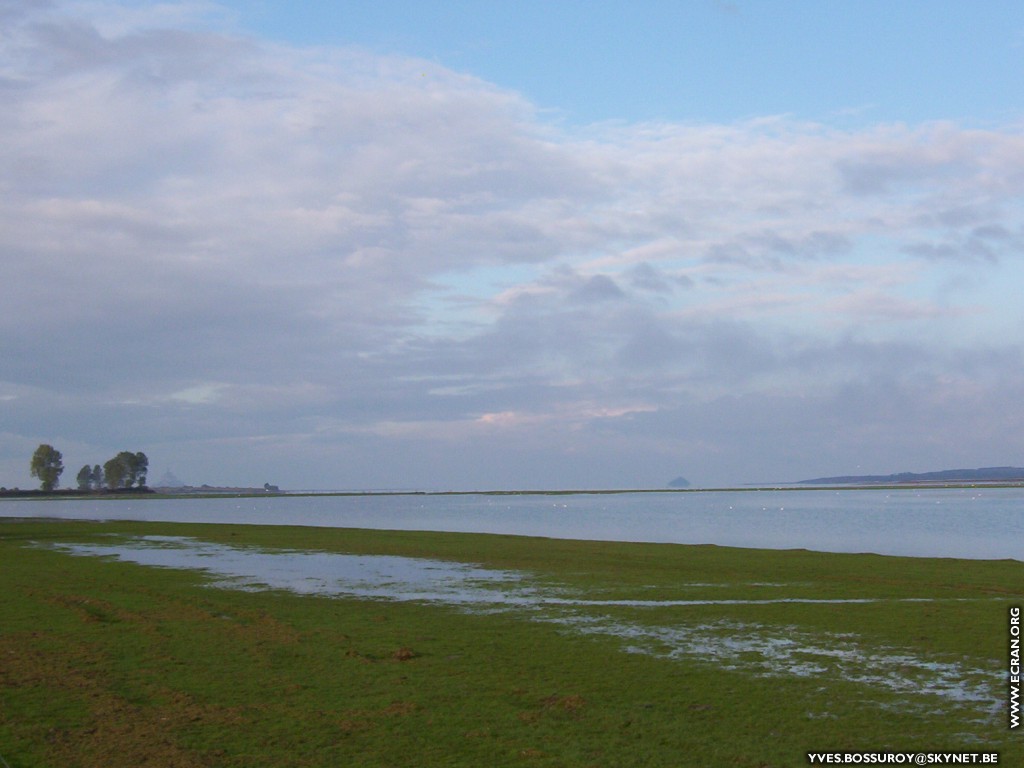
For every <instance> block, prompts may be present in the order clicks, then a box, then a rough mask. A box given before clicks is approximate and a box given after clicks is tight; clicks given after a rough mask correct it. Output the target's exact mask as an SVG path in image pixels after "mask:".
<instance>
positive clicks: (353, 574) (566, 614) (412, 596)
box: [49, 536, 1001, 716]
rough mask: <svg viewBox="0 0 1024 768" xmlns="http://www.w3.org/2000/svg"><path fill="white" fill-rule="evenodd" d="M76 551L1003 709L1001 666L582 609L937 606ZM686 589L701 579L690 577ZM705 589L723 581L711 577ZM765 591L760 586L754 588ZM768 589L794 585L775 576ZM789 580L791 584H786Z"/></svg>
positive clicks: (173, 544)
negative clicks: (603, 594) (512, 620)
mask: <svg viewBox="0 0 1024 768" xmlns="http://www.w3.org/2000/svg"><path fill="white" fill-rule="evenodd" d="M49 546H52V547H54V548H57V549H59V550H61V551H64V552H68V553H70V554H74V555H86V556H98V557H112V558H116V559H119V560H124V561H129V562H133V563H138V564H140V565H148V566H157V567H167V568H183V569H195V570H201V571H204V572H206V573H208V574H210V575H211V576H213V577H214V578H215V579H216V580H215V581H213V582H212V583H211V586H213V587H220V588H228V589H245V590H263V589H284V590H289V591H292V592H296V593H299V594H315V595H323V596H331V597H356V598H369V599H380V600H397V601H420V602H441V603H446V604H450V605H455V606H459V607H462V608H464V609H466V610H487V611H489V612H491V611H505V610H520V611H522V610H524V609H527V610H529V611H530V614H529V615H530V617H531V618H532V619H534V620H538V621H545V622H554V623H557V624H560V625H562V626H564V627H566V628H567V630H568V631H571V632H573V633H577V634H583V635H610V636H614V637H618V638H620V639H621V640H623V642H624V646H623V650H624V651H627V652H631V653H644V654H650V655H654V656H659V657H663V658H669V659H676V658H690V659H699V660H702V661H706V662H709V663H713V664H716V665H718V666H719V667H721V668H723V669H729V670H737V671H743V672H746V673H753V674H759V675H794V676H799V677H822V678H831V679H842V680H847V681H852V682H858V683H863V684H866V685H870V686H875V687H882V688H885V689H887V690H889V691H891V692H894V693H897V694H928V695H934V696H938V697H941V698H943V699H945V700H947V701H950V702H956V703H961V704H973V705H975V706H979V705H980V706H979V709H980V710H981V712H982V714H983V715H987V716H991V715H992V713H993V712H995V711H998V707H999V701H1000V699H999V696H998V695H997V693H996V691H997V689H998V685H999V683H1000V680H1001V678H1000V675H999V673H998V672H995V671H991V670H980V669H975V668H969V667H967V666H965V665H963V664H959V663H956V662H950V661H929V660H926V659H922V658H919V657H917V656H913V655H910V654H907V653H905V652H902V651H900V650H898V649H891V648H873V649H868V648H865V647H864V646H863V645H862V644H859V643H858V638H857V637H856V636H855V635H850V634H843V635H840V634H825V633H820V634H812V633H809V632H804V631H802V630H800V629H799V628H797V627H789V626H766V625H761V624H753V623H742V622H736V621H727V620H723V621H718V622H713V623H701V624H682V625H673V626H657V625H650V624H645V623H640V622H637V623H630V622H626V621H623V620H621V619H617V618H612V617H609V616H602V615H596V614H593V613H588V612H586V609H588V608H602V607H612V606H615V607H626V608H641V609H642V608H648V607H656V608H664V607H676V606H714V605H720V606H733V605H765V604H775V603H822V604H826V603H829V604H837V603H876V602H938V601H936V600H933V599H931V598H904V599H887V600H882V599H876V598H852V599H849V598H848V599H815V598H766V599H693V600H588V599H586V598H585V597H582V596H580V595H579V594H578V593H573V592H572V591H571V590H570V589H569V588H568V587H555V586H548V585H545V586H543V587H541V586H537V585H535V584H532V583H531V582H530V576H531V575H530V574H528V573H526V572H522V571H510V570H497V569H490V568H483V567H481V566H479V565H471V564H467V563H459V562H450V561H443V560H431V559H425V558H410V557H399V556H393V555H351V554H341V553H332V552H314V551H303V550H267V549H259V548H255V547H253V548H241V547H232V546H228V545H223V544H215V543H212V542H204V541H199V540H197V539H191V538H186V537H176V536H144V537H139V538H135V539H129V540H127V541H125V540H119V543H116V544H115V543H111V544H55V545H49ZM686 586H695V585H692V584H689V585H686ZM701 586H708V587H712V586H722V585H720V584H707V585H701ZM749 586H764V585H753V584H752V585H749ZM770 586H773V587H782V586H787V585H782V584H775V583H772V584H771V585H770ZM788 586H793V585H788Z"/></svg>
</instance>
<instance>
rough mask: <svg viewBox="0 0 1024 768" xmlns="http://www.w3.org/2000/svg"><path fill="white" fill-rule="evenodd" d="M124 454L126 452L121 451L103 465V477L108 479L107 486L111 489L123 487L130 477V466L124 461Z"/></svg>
mask: <svg viewBox="0 0 1024 768" xmlns="http://www.w3.org/2000/svg"><path fill="white" fill-rule="evenodd" d="M124 455H125V454H124V452H121V453H119V454H117V456H115V457H114V458H112V459H111V460H110V461H108V462H107V463H106V464H104V465H103V478H104V480H106V483H107V488H110V489H111V490H114V489H115V488H120V487H122V486H123V485H124V483H125V480H126V479H127V477H128V467H127V465H126V464H125V463H124V458H123V456H124Z"/></svg>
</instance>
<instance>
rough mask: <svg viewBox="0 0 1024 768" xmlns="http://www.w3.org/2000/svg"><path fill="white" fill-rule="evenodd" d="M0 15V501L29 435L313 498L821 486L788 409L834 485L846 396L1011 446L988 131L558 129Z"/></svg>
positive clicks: (436, 71)
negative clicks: (667, 485) (488, 487)
mask: <svg viewBox="0 0 1024 768" xmlns="http://www.w3.org/2000/svg"><path fill="white" fill-rule="evenodd" d="M12 7H13V6H12ZM0 12H2V13H5V14H7V18H6V19H5V32H4V33H3V37H2V38H0V99H2V101H3V103H4V105H5V108H4V109H3V110H2V111H0V137H2V139H3V140H2V141H0V169H2V173H0V258H2V260H3V267H4V279H3V281H2V282H0V307H2V310H0V345H2V349H0V355H2V358H0V359H2V363H0V397H3V398H4V399H3V401H2V403H3V406H4V408H5V411H6V417H5V422H6V423H5V424H4V425H0V431H4V432H6V433H7V434H8V435H9V436H10V440H9V441H8V444H9V445H10V446H12V447H11V448H10V450H9V452H8V455H5V456H3V457H0V462H2V463H0V468H6V470H5V471H6V473H7V474H8V475H11V474H12V473H23V472H24V468H21V467H20V464H21V463H24V461H23V457H22V456H21V455H20V453H18V452H19V451H21V450H23V446H24V445H26V444H31V443H33V441H34V442H39V441H42V440H43V439H46V440H47V441H55V440H58V439H59V438H64V439H66V440H68V441H69V442H71V443H72V444H75V445H81V446H96V449H97V450H106V451H108V452H109V449H110V448H113V449H116V450H120V449H122V448H123V447H125V446H126V445H128V444H129V443H130V444H131V445H128V447H132V446H136V447H146V446H151V445H155V446H157V448H156V449H152V451H153V452H154V453H156V454H158V455H159V453H160V452H161V451H162V452H164V454H165V456H164V458H163V462H164V463H165V464H170V465H174V466H176V467H178V469H177V470H176V471H179V474H182V471H181V468H183V467H184V468H191V467H193V464H192V463H190V462H192V459H191V458H189V457H203V456H205V455H207V454H208V455H211V456H213V455H216V449H217V447H218V446H220V445H222V444H231V445H235V446H245V450H246V451H247V452H248V454H247V455H248V456H249V458H248V459H243V458H239V459H238V464H237V465H235V466H230V467H228V466H225V468H224V471H225V472H226V473H234V474H235V475H243V474H244V473H245V471H246V468H247V467H251V466H256V467H258V468H259V471H263V470H265V469H266V468H268V467H279V466H281V462H282V461H284V459H283V458H282V456H284V455H286V454H287V455H300V456H305V457H308V462H310V463H312V462H314V461H316V462H318V463H317V464H316V467H317V469H316V470H311V471H310V472H309V475H310V476H313V475H315V476H321V477H323V476H326V475H330V474H331V473H332V472H333V473H336V474H334V475H331V477H330V479H329V480H327V481H326V482H327V484H329V485H352V484H355V485H359V484H371V485H372V484H380V483H386V482H388V481H393V482H401V481H403V480H405V479H407V482H409V483H412V484H430V482H429V480H430V478H431V477H435V478H437V479H438V481H439V482H441V483H442V484H451V485H463V486H464V485H476V484H478V483H479V484H488V483H492V482H493V483H498V484H503V483H508V484H513V485H531V484H533V483H531V481H530V478H532V477H539V476H541V475H543V477H544V478H545V480H544V482H547V483H551V484H560V481H559V480H558V476H557V475H558V471H563V472H564V477H565V480H564V482H565V483H567V484H574V483H575V484H580V483H583V484H589V485H603V484H606V483H605V480H603V479H602V478H611V480H610V481H614V480H618V481H619V482H626V483H627V484H632V483H633V482H636V483H638V484H648V483H650V482H652V481H657V480H658V478H660V477H661V474H662V473H664V472H668V473H670V474H674V473H675V472H676V471H677V470H675V469H673V468H672V467H673V465H674V463H676V462H680V463H688V464H690V465H693V466H698V467H699V468H700V471H701V472H703V473H704V477H706V478H708V481H709V482H713V481H727V480H743V479H747V478H748V477H750V476H752V475H758V474H760V473H765V472H776V473H778V472H783V473H785V474H787V475H790V476H793V475H799V474H801V473H805V474H814V473H818V472H819V471H820V472H821V473H826V472H828V471H831V469H832V466H833V465H832V464H830V465H829V466H821V467H820V469H819V464H820V463H821V455H822V454H821V451H820V449H819V447H818V446H817V445H816V443H818V442H819V441H820V440H822V439H825V437H826V436H825V435H822V434H820V432H819V430H818V429H817V428H815V429H809V428H808V427H807V425H806V424H802V423H801V421H802V420H801V414H803V413H814V414H816V416H815V418H819V419H821V418H825V415H826V414H827V418H825V422H826V423H828V424H831V425H833V428H832V429H830V430H829V431H828V439H829V440H833V441H836V442H837V447H836V448H835V449H834V450H833V451H832V453H834V462H835V464H839V463H841V462H842V461H844V460H850V458H852V457H853V456H854V455H855V454H856V452H857V451H862V450H864V449H865V441H864V440H863V439H862V438H861V437H858V435H859V434H861V432H858V430H861V431H863V429H865V426H864V425H865V420H867V423H868V424H870V423H873V422H872V416H871V409H870V408H867V407H865V406H864V405H863V403H862V402H861V401H859V400H858V397H857V396H854V395H853V394H851V393H853V392H862V393H875V395H876V396H877V397H880V398H882V397H884V398H888V399H889V401H890V402H892V401H894V399H895V401H899V402H903V401H906V402H908V403H918V404H920V403H926V404H927V406H928V407H924V406H922V407H919V408H910V409H909V412H907V413H905V414H903V416H902V417H901V416H900V415H899V414H888V411H886V410H884V409H882V410H880V411H879V416H878V419H879V420H880V422H879V424H880V426H879V428H880V429H882V426H884V425H890V427H891V429H892V431H893V435H899V434H922V433H927V432H928V431H929V430H931V429H933V428H934V429H935V434H940V433H944V432H943V430H940V429H938V426H939V424H948V423H950V422H951V421H952V422H953V423H956V424H959V425H961V427H962V430H961V431H964V432H966V433H968V434H971V433H976V434H978V435H979V436H980V435H982V434H983V435H985V436H986V437H985V439H986V440H988V441H989V442H987V443H985V445H987V446H998V449H993V448H991V447H990V448H989V449H988V451H989V455H991V454H993V453H995V452H998V451H1002V452H1003V455H1005V454H1006V453H1008V452H1011V451H1014V450H1019V449H1020V447H1021V445H1020V438H1019V437H1017V435H1019V434H1020V431H1019V430H1018V431H1017V433H1016V434H1013V433H1012V432H1011V430H1010V429H1009V428H1007V427H1006V425H1005V421H1004V422H1003V424H1002V425H1001V424H1000V422H999V417H997V416H996V415H995V414H996V413H997V412H998V411H999V409H1000V408H1010V407H1011V404H1012V398H1013V397H1015V396H1016V395H1017V394H1018V390H1019V389H1020V382H1021V369H1020V361H1019V358H1018V356H1017V354H1016V353H1015V351H1014V350H1015V349H1016V348H1017V346H1018V344H1019V341H1020V339H1019V333H1020V326H1019V322H1018V321H1019V317H1017V318H1014V317H1013V316H1012V315H1007V314H1006V308H1003V307H988V306H985V297H986V293H985V286H986V285H988V284H990V283H992V282H993V281H994V282H999V281H1000V280H1005V279H1012V277H1013V276H1014V275H1020V274H1021V272H1020V267H1019V265H1018V263H1017V262H1018V260H1019V255H1020V245H1021V241H1022V239H1024V222H1022V216H1021V193H1022V191H1024V137H1022V134H1021V132H1020V130H1019V127H1011V128H999V129H988V130H982V129H966V128H962V127H959V126H956V125H953V124H936V125H926V126H899V125H896V126H883V127H877V128H872V129H865V130H861V131H836V130H832V129H829V128H827V127H824V126H820V125H804V124H799V123H795V122H793V121H789V120H786V119H783V118H771V119H764V120H759V121H751V122H746V123H742V124H736V125H675V124H665V125H619V124H616V125H603V126H602V125H599V126H592V127H591V128H589V129H587V130H579V129H572V130H570V129H568V128H563V127H560V126H558V125H554V124H550V123H546V122H544V120H543V119H542V117H541V116H539V115H538V114H536V113H535V112H534V110H533V109H532V107H531V105H530V104H528V103H526V102H524V101H523V100H522V99H521V98H519V97H518V96H516V95H515V94H510V93H507V92H504V91H501V90H500V89H497V88H495V87H493V86H491V85H489V84H487V83H485V82H482V81H479V80H476V79H473V78H472V77H469V76H466V75H460V74H456V73H453V72H451V71H448V70H445V69H444V68H442V67H440V66H438V65H436V64H433V63H430V62H425V61H421V60H414V59H402V58H398V57H391V58H386V57H379V56H373V55H370V54H367V53H364V52H360V51H355V50H294V49H289V48H285V47H280V46H269V45H265V44H261V43H259V42H257V41H254V40H248V39H242V38H238V37H232V36H230V35H227V34H223V33H219V32H216V31H210V30H209V29H205V30H204V29H202V26H203V25H202V24H199V23H191V24H184V23H182V24H180V25H178V26H177V27H175V28H162V29H157V28H150V27H147V26H146V24H145V23H144V19H143V21H140V19H142V18H143V15H144V14H142V13H141V12H139V13H138V14H137V15H136V16H134V17H133V19H134V21H133V22H132V24H128V25H127V26H124V27H123V28H116V27H115V26H114V25H111V24H107V25H105V26H103V25H97V24H96V23H94V21H92V20H90V19H86V18H82V17H74V16H72V15H69V14H68V13H65V12H63V11H60V10H57V9H54V8H48V6H47V5H45V4H38V5H33V6H25V5H23V13H21V14H20V15H19V14H14V15H13V16H12V15H11V9H10V8H8V7H7V6H0ZM154 13H155V11H154ZM114 16H116V14H114ZM967 275H970V276H971V279H970V280H967V279H965V276H967ZM951 285H952V286H954V287H952V288H951V287H949V286H951ZM976 317H980V318H982V321H983V322H982V321H978V324H977V326H974V325H971V323H970V319H971V318H976ZM991 329H995V330H997V331H998V332H999V333H998V335H997V336H996V337H995V338H994V339H992V340H991V342H990V340H989V338H988V337H986V336H985V333H984V332H985V331H990V330H991ZM979 338H982V339H983V344H984V347H985V349H989V350H990V353H991V355H992V356H993V359H996V360H998V361H999V363H998V366H996V370H997V371H998V373H999V375H995V374H990V373H986V374H984V375H982V374H981V373H980V372H979V370H978V367H977V362H976V358H975V357H972V354H976V351H975V353H972V352H971V350H972V348H974V347H976V346H977V344H978V341H979ZM908 365H909V366H910V368H908V367H907V366H908ZM901 370H902V371H903V373H899V371H901ZM986 370H987V369H986ZM908 371H913V373H914V375H913V376H910V375H909V374H908V373H907V372H908ZM970 381H975V382H979V383H977V385H976V386H973V387H968V386H964V385H963V383H964V382H970ZM950 382H959V384H957V385H953V384H950ZM806 403H813V407H810V408H809V409H805V404H806ZM982 404H984V406H985V407H980V406H981V405H982ZM763 409H767V411H764V410H763ZM738 412H740V413H744V414H745V415H746V421H743V420H739V421H737V420H736V419H735V418H733V416H732V415H733V414H735V413H738ZM969 412H973V413H974V414H975V416H974V417H973V420H972V419H971V418H968V416H967V415H965V414H967V413H969ZM882 413H886V414H888V415H885V416H884V417H883V416H882V415H881V414H882ZM901 419H902V421H901ZM883 422H884V424H883ZM744 424H746V427H744ZM658 425H662V427H663V428H658ZM666 425H667V428H665V427H666ZM943 429H945V427H943ZM766 434H775V435H778V436H779V440H780V441H781V443H785V444H787V445H791V446H792V447H791V448H789V449H787V451H786V452H785V456H786V462H787V463H783V462H782V461H780V460H777V456H778V452H777V451H772V450H769V449H767V448H763V447H762V448H761V449H760V450H755V449H754V447H756V446H762V445H763V444H764V442H765V439H766V438H765V435H766ZM892 439H893V443H894V445H895V444H899V445H903V443H904V441H903V439H902V438H897V437H892ZM993 441H994V442H993ZM122 443H123V444H122ZM981 444H982V442H981V438H980V437H979V440H978V443H977V445H975V444H974V443H971V444H969V445H968V444H964V445H960V446H956V447H949V448H948V450H947V454H946V455H948V456H949V460H950V461H952V460H954V458H955V459H957V460H963V461H968V462H969V461H970V460H971V459H970V458H969V457H970V456H971V455H976V454H971V451H972V450H974V449H975V448H978V447H979V446H980V445H981ZM437 445H441V446H445V450H446V451H447V453H446V454H445V455H444V456H442V457H439V456H437V455H435V454H436V451H435V450H434V449H432V448H431V447H430V446H437ZM844 446H845V447H844ZM101 447H102V448H101ZM83 450H85V449H84V448H83ZM289 452H290V453H289ZM976 453H977V452H976ZM426 455H430V456H431V458H430V460H429V461H425V459H424V457H425V456H426ZM894 455H895V452H894ZM931 455H934V456H935V459H934V460H936V461H940V460H943V459H944V456H943V454H942V452H941V451H939V450H935V451H933V452H932V454H930V455H929V460H931ZM989 455H986V456H980V455H979V456H978V459H977V461H978V462H983V461H985V460H988V458H989ZM240 456H241V454H240ZM623 456H628V457H629V458H628V460H626V459H623V458H622V457H623ZM314 457H316V458H314ZM385 457H386V458H385ZM488 457H489V458H488ZM1006 458H1007V461H1009V460H1010V459H1011V458H1012V457H1010V456H1007V457H1006ZM87 459H88V457H83V460H87ZM159 461H160V459H159V458H158V459H157V462H159ZM195 461H196V463H199V462H201V461H205V459H196V460H195ZM914 461H917V459H914ZM388 462H390V465H388ZM618 462H624V465H623V466H619V464H618ZM815 462H818V463H815ZM428 466H429V471H428V470H427V467H428ZM744 467H749V471H747V469H745V468H744ZM787 467H792V471H787ZM804 467H806V472H804V470H803V468H804ZM550 468H553V469H550ZM903 468H904V467H902V466H900V467H879V469H880V470H890V469H892V470H896V469H903ZM913 468H918V466H917V465H915V467H913ZM924 468H932V467H924ZM845 469H847V467H845V466H835V470H836V471H841V470H843V471H845ZM432 473H433V474H432ZM474 473H475V474H474ZM602 473H604V474H603V475H602ZM364 477H368V478H369V479H367V480H366V481H365V482H363V481H362V478H364ZM631 478H633V479H631ZM206 479H207V478H197V480H199V481H205V480H206ZM228 479H229V478H225V480H228ZM232 479H234V478H232ZM255 479H256V478H245V477H237V480H238V481H246V480H255ZM666 479H667V478H666ZM295 482H297V483H299V482H306V483H309V482H311V479H307V478H306V476H303V477H301V478H299V479H297V480H296V481H295Z"/></svg>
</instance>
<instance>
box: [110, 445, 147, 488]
mask: <svg viewBox="0 0 1024 768" xmlns="http://www.w3.org/2000/svg"><path fill="white" fill-rule="evenodd" d="M148 471H149V459H148V458H147V456H146V454H144V453H143V452H142V451H139V452H138V453H131V452H129V451H121V452H120V453H119V454H117V456H115V457H114V458H112V459H111V460H110V461H108V462H107V463H106V464H104V465H103V475H104V477H106V480H107V487H108V488H111V489H114V488H131V487H132V486H133V485H135V484H136V483H138V485H139V487H140V488H142V487H143V486H145V485H146V473H147V472H148Z"/></svg>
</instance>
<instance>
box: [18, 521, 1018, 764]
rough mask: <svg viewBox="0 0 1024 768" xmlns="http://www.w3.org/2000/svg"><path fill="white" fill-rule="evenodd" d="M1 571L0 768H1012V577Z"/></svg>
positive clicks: (436, 539) (137, 546)
mask: <svg viewBox="0 0 1024 768" xmlns="http://www.w3.org/2000/svg"><path fill="white" fill-rule="evenodd" d="M154 537H156V538H154ZM161 537H163V538H161ZM72 545H75V546H78V547H79V548H78V549H73V548H72ZM81 547H88V549H83V548H81ZM115 551H116V552H117V553H118V557H115V556H114V553H115ZM309 552H316V553H319V554H317V555H316V556H315V557H309V556H306V555H304V554H303V553H309ZM98 555H102V556H98ZM352 555H374V556H388V558H386V559H373V558H366V559H360V560H354V559H353V558H352V557H351V556H352ZM0 558H2V560H0V562H2V568H0V756H2V757H3V759H4V760H5V761H6V763H7V764H8V765H9V766H10V768H22V767H27V766H33V767H35V766H54V767H55V768H56V767H57V766H60V767H61V768H64V767H66V766H83V768H84V767H89V768H91V767H93V766H104V767H111V766H113V767H116V766H132V767H133V768H134V767H136V766H161V767H163V766H170V767H172V768H173V767H175V766H239V767H241V766H246V767H248V766H325V767H326V766H339V765H354V766H359V765H365V766H392V765H394V766H399V765H401V766H406V765H416V766H481V765H497V766H506V765H507V766H518V765H527V766H691V765H692V766H751V767H752V768H753V767H755V766H790V765H805V764H807V760H806V757H805V753H806V752H808V751H828V752H835V751H839V750H900V751H917V750H957V751H959V750H991V751H999V752H1000V754H1001V758H1002V759H1001V763H1000V764H1004V765H1017V764H1022V761H1024V749H1022V742H1021V738H1020V736H1019V734H1016V733H1011V732H1010V731H1009V730H1008V727H1007V711H1006V667H1007V648H1008V630H1007V612H1008V608H1009V606H1011V605H1020V604H1021V603H1022V602H1024V564H1022V563H1020V562H1015V561H968V560H937V559H910V558H896V557H880V556H873V555H840V554H820V553H811V552H805V551H786V552H778V551H768V550H745V549H731V548H725V547H710V546H682V545H661V544H624V543H612V542H586V541H565V540H553V539H537V538H528V537H512V536H493V535H469V534H466V535H463V534H450V533H422V532H406V531H368V530H347V529H324V528H302V527H271V526H226V525H191V524H188V525H186V524H164V523H159V524H158V523H128V522H112V523H89V522H71V521H67V522H60V521H39V520H35V521H3V520H0ZM132 558H134V559H135V560H137V561H139V562H158V561H159V562H164V561H165V560H166V558H170V560H172V561H176V562H177V564H178V565H193V566H194V565H196V564H202V565H203V566H204V567H205V568H207V569H208V570H205V571H204V570H197V569H195V568H183V567H177V568H156V567H151V566H147V565H141V564H139V562H132ZM176 558H177V560H175V559H176ZM398 558H415V559H416V560H414V561H412V562H410V561H408V560H404V559H398ZM421 559H428V561H429V562H428V563H427V564H426V567H419V568H414V567H412V566H414V565H416V564H421V565H422V560H421ZM439 561H444V562H449V563H472V564H476V565H478V566H480V567H482V568H483V569H486V570H483V571H482V570H480V569H477V570H472V571H466V570H464V569H463V570H458V569H456V570H455V571H452V572H449V571H446V570H445V569H444V567H443V566H442V565H441V562H439ZM268 563H269V565H268ZM279 566H280V567H279ZM353 568H355V571H352V569H353ZM495 571H497V572H498V573H495V574H494V575H493V578H492V577H491V576H489V575H488V574H491V573H492V572H495ZM350 572H354V573H368V574H369V576H368V577H366V578H363V580H362V581H359V577H357V576H340V575H339V574H346V573H350ZM431 578H433V579H434V580H435V583H430V579H431ZM259 583H262V584H263V586H259ZM296 590H298V591H296Z"/></svg>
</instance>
